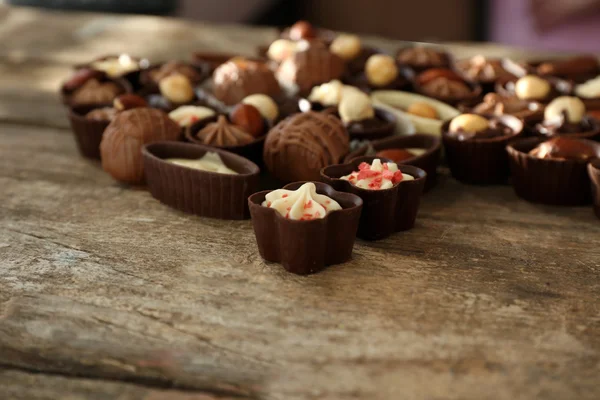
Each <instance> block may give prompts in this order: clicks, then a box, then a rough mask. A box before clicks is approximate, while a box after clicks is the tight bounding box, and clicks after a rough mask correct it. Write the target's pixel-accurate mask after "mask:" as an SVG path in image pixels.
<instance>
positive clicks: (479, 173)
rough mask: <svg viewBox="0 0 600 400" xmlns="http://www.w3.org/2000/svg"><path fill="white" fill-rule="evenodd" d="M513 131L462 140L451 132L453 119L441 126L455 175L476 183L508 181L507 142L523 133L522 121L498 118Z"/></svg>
mask: <svg viewBox="0 0 600 400" xmlns="http://www.w3.org/2000/svg"><path fill="white" fill-rule="evenodd" d="M497 118H498V119H500V121H502V122H503V123H504V124H505V125H508V126H509V127H510V128H512V130H513V134H512V135H506V136H500V137H496V138H488V139H477V138H473V139H468V140H459V139H458V138H456V137H454V136H452V135H450V134H449V132H448V127H449V125H450V121H446V122H445V123H444V125H442V141H443V143H444V150H445V154H446V161H447V162H448V166H449V167H450V172H452V176H453V177H454V178H455V179H457V180H459V181H461V182H463V183H470V184H476V185H491V184H499V183H505V182H506V181H507V179H508V177H509V175H510V170H509V166H508V156H507V154H506V145H507V144H508V143H509V142H510V141H512V140H514V139H516V138H518V137H519V136H520V135H522V133H523V121H521V120H520V119H519V118H516V117H513V116H511V115H503V116H500V117H497Z"/></svg>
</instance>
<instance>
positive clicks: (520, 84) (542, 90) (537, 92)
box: [515, 75, 551, 100]
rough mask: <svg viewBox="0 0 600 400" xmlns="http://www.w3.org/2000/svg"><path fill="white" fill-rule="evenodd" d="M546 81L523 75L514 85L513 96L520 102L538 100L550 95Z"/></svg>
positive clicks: (537, 77)
mask: <svg viewBox="0 0 600 400" xmlns="http://www.w3.org/2000/svg"><path fill="white" fill-rule="evenodd" d="M550 89H551V87H550V84H549V83H548V81H547V80H545V79H542V78H540V77H539V76H535V75H525V76H524V77H522V78H519V80H518V81H517V83H516V84H515V95H516V96H517V97H518V98H519V99H521V100H540V99H543V98H544V97H546V96H548V94H549V93H550Z"/></svg>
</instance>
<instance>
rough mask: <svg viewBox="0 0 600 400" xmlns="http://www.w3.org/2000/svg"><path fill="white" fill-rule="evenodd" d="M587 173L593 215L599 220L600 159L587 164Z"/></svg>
mask: <svg viewBox="0 0 600 400" xmlns="http://www.w3.org/2000/svg"><path fill="white" fill-rule="evenodd" d="M588 173H589V175H590V180H591V181H592V199H593V200H594V213H595V214H596V217H598V218H600V159H598V160H594V161H592V162H591V163H589V164H588Z"/></svg>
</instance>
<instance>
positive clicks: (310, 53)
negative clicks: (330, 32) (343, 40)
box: [277, 43, 345, 93]
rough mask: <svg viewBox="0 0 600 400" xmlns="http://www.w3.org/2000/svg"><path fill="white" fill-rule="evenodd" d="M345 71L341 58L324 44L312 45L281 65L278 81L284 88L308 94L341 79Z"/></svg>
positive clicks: (278, 71)
mask: <svg viewBox="0 0 600 400" xmlns="http://www.w3.org/2000/svg"><path fill="white" fill-rule="evenodd" d="M344 69H345V63H344V60H342V58H341V57H339V56H337V55H335V54H333V53H332V52H331V51H329V49H328V48H327V47H325V46H323V45H322V44H319V43H312V44H310V46H309V47H308V48H307V49H306V50H303V51H298V52H296V53H294V54H293V55H292V56H290V57H288V58H287V59H286V60H285V61H284V62H283V63H281V65H280V66H279V69H278V70H277V79H278V80H279V82H280V83H281V84H282V86H285V87H290V88H294V89H296V88H297V90H298V91H299V92H300V93H306V92H308V91H309V90H310V89H311V88H312V87H313V86H316V85H320V84H322V83H325V82H329V81H331V80H334V79H339V78H340V77H341V76H342V74H343V73H344Z"/></svg>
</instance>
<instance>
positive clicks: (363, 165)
mask: <svg viewBox="0 0 600 400" xmlns="http://www.w3.org/2000/svg"><path fill="white" fill-rule="evenodd" d="M370 169H371V166H370V165H369V164H367V163H366V162H364V161H363V162H361V163H360V164H359V165H358V170H359V171H364V170H370Z"/></svg>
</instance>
